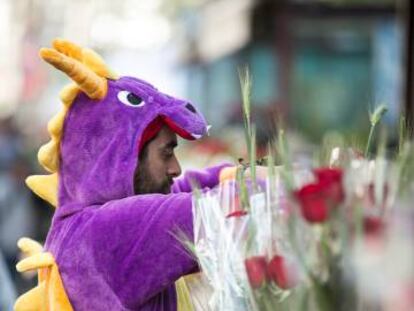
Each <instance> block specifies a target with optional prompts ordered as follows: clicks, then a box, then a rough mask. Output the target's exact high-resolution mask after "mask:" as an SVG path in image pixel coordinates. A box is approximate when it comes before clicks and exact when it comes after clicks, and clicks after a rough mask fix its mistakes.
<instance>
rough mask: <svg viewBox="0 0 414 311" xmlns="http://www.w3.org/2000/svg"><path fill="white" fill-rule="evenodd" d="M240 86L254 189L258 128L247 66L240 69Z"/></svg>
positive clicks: (254, 187) (254, 186) (245, 135)
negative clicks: (255, 122)
mask: <svg viewBox="0 0 414 311" xmlns="http://www.w3.org/2000/svg"><path fill="white" fill-rule="evenodd" d="M239 78H240V87H241V94H242V103H243V105H242V108H243V123H244V137H245V140H246V146H247V154H248V157H249V164H250V176H251V179H252V182H253V189H256V129H255V127H254V126H252V124H251V92H252V78H251V75H250V72H249V69H248V68H247V67H245V68H243V69H239Z"/></svg>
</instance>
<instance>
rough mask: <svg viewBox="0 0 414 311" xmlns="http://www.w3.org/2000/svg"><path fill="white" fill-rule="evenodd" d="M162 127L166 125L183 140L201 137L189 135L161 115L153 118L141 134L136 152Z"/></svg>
mask: <svg viewBox="0 0 414 311" xmlns="http://www.w3.org/2000/svg"><path fill="white" fill-rule="evenodd" d="M163 125H167V126H168V127H169V128H170V129H171V130H172V131H173V132H174V133H176V134H177V135H179V136H181V137H182V138H184V139H188V140H195V139H198V138H200V137H201V136H202V135H197V134H191V133H189V132H187V131H186V130H184V129H183V128H181V127H180V126H178V125H177V123H175V122H174V121H173V120H172V119H171V118H169V117H167V116H164V115H161V116H158V117H157V118H155V119H154V120H153V121H151V123H150V124H149V125H148V126H147V127H146V128H145V130H144V133H143V134H142V137H141V140H140V142H139V148H138V152H139V153H140V152H141V150H142V148H143V147H144V145H145V144H146V143H147V142H149V141H150V140H151V139H152V138H154V137H155V135H157V133H158V132H159V131H160V129H161V128H162V126H163Z"/></svg>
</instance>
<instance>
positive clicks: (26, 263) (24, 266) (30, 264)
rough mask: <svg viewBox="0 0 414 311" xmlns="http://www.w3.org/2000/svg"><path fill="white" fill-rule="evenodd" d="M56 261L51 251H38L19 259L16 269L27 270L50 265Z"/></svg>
mask: <svg viewBox="0 0 414 311" xmlns="http://www.w3.org/2000/svg"><path fill="white" fill-rule="evenodd" d="M54 263H55V259H54V258H53V255H52V254H51V253H38V254H34V255H32V256H30V257H27V258H25V259H23V260H21V261H19V263H18V264H17V265H16V270H17V271H19V272H26V271H31V270H35V269H39V268H46V267H50V266H51V265H53V264H54Z"/></svg>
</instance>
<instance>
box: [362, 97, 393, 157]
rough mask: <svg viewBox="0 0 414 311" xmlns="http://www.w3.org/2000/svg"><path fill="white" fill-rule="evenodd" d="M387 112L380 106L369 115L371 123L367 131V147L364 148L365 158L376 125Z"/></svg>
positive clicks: (383, 106)
mask: <svg viewBox="0 0 414 311" xmlns="http://www.w3.org/2000/svg"><path fill="white" fill-rule="evenodd" d="M387 111H388V108H387V107H386V106H385V105H380V106H378V107H377V109H375V111H374V112H373V113H372V114H371V115H370V117H369V121H370V123H371V128H370V130H369V135H368V141H367V146H366V148H365V157H366V158H367V157H368V154H369V150H370V149H371V144H372V137H373V135H374V131H375V127H376V125H377V124H378V123H379V122H380V121H381V119H382V117H383V116H384V114H385V113H386V112H387Z"/></svg>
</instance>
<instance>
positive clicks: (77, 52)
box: [52, 38, 82, 62]
mask: <svg viewBox="0 0 414 311" xmlns="http://www.w3.org/2000/svg"><path fill="white" fill-rule="evenodd" d="M52 46H53V48H55V49H56V50H57V51H58V52H60V53H63V54H65V55H66V56H69V57H71V58H74V59H77V60H78V61H80V62H82V48H81V47H80V46H79V45H77V44H75V43H73V42H70V41H68V40H65V39H61V38H56V39H54V40H53V41H52Z"/></svg>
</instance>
